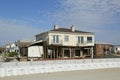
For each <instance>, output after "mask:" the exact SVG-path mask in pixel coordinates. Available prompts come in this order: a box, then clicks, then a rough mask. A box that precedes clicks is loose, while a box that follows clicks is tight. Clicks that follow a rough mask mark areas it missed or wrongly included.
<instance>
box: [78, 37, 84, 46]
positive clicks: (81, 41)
mask: <svg viewBox="0 0 120 80" xmlns="http://www.w3.org/2000/svg"><path fill="white" fill-rule="evenodd" d="M78 43H80V44H83V43H84V38H83V36H78Z"/></svg>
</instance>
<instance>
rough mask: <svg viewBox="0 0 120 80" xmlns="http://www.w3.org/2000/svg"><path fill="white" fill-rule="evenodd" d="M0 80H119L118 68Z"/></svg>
mask: <svg viewBox="0 0 120 80" xmlns="http://www.w3.org/2000/svg"><path fill="white" fill-rule="evenodd" d="M0 80H120V68H112V69H98V70H80V71H68V72H55V73H44V74H31V75H22V76H11V77H1V78H0Z"/></svg>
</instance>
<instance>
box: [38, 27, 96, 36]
mask: <svg viewBox="0 0 120 80" xmlns="http://www.w3.org/2000/svg"><path fill="white" fill-rule="evenodd" d="M48 32H68V33H87V34H94V33H92V32H86V31H80V30H75V31H72V30H71V29H67V28H58V29H53V30H49V31H47V32H43V33H40V34H44V33H48ZM40 34H37V35H40ZM37 35H36V36H37Z"/></svg>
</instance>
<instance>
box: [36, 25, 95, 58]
mask: <svg viewBox="0 0 120 80" xmlns="http://www.w3.org/2000/svg"><path fill="white" fill-rule="evenodd" d="M41 40H42V41H43V51H44V53H43V58H44V59H65V58H70V59H71V58H84V57H91V58H93V47H94V33H92V32H85V31H79V30H75V28H74V26H73V25H72V27H71V28H70V29H67V28H59V27H58V25H55V26H54V29H53V30H50V31H47V32H43V33H40V34H37V35H36V41H41Z"/></svg>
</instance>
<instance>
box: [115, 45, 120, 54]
mask: <svg viewBox="0 0 120 80" xmlns="http://www.w3.org/2000/svg"><path fill="white" fill-rule="evenodd" d="M114 52H115V53H120V45H117V46H114Z"/></svg>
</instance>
